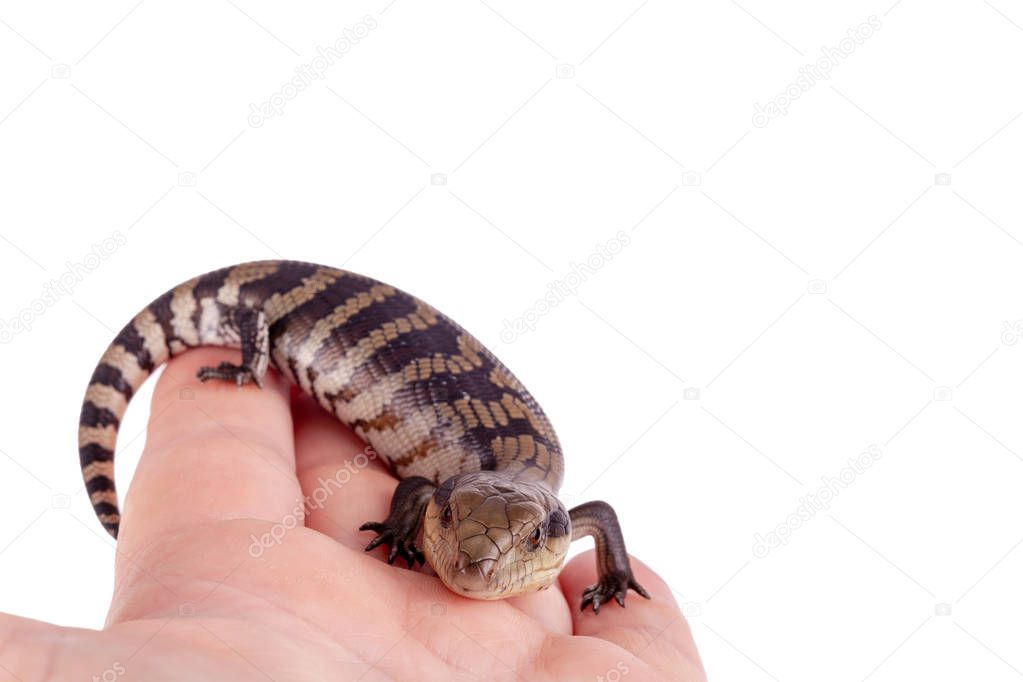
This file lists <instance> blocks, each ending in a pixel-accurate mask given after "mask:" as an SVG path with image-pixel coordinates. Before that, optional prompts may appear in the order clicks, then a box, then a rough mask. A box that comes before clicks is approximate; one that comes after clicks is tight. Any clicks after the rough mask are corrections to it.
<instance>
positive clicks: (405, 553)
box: [359, 476, 437, 568]
mask: <svg viewBox="0 0 1023 682" xmlns="http://www.w3.org/2000/svg"><path fill="white" fill-rule="evenodd" d="M436 489H437V486H435V485H434V484H433V481H430V480H429V479H426V478H423V477H422V476H410V477H409V478H405V479H402V481H401V483H399V484H398V487H397V488H396V489H395V491H394V496H393V497H392V498H391V511H390V513H389V514H388V515H387V518H386V519H384V520H383V521H368V522H366V523H364V524H362V525H361V526H359V530H370V531H374V532H375V533H376V534H377V536H376V537H375V538H373V539H372V540H371V541H370V543H369V544H368V545H366V551H367V552H368V551H370V550H372V549H374V548H376V547H378V546H379V545H381V544H383V543H387V544H388V545H390V546H391V551H390V552H389V553H388V555H387V563H389V564H393V563H394V560H395V559H396V558H397V557H398V555H399V554H400V555H401V556H402V557H404V559H405V563H407V564H408V567H409V568H412V567H413V566H415V565H416V561H418V562H419V563H421V564H425V563H426V557H424V556H423V552H422V550H420V549H419V548H418V547H417V546H416V535H418V534H419V528H420V527H421V526H422V525H423V514H424V513H425V512H426V505H427V503H428V502H429V501H430V496H432V495H433V491H434V490H436Z"/></svg>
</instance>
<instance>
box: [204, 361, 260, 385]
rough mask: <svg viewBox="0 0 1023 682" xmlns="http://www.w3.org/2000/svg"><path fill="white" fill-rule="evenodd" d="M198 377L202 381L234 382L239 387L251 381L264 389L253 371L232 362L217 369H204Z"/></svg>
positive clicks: (222, 364)
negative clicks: (220, 380) (221, 380)
mask: <svg viewBox="0 0 1023 682" xmlns="http://www.w3.org/2000/svg"><path fill="white" fill-rule="evenodd" d="M196 376H197V377H199V380H200V381H209V380H210V379H224V380H226V381H233V382H234V383H236V384H238V385H239V386H244V385H245V384H247V383H249V382H250V381H251V382H253V383H254V384H256V386H259V387H260V388H262V387H263V384H262V382H261V381H260V380H259V379H258V378H257V377H256V373H255V372H253V371H252V369H250V368H249V367H244V366H242V365H234V364H231V363H230V362H222V363H220V364H219V365H217V366H216V367H203V368H202V369H200V370H199V371H198V372H197V373H196Z"/></svg>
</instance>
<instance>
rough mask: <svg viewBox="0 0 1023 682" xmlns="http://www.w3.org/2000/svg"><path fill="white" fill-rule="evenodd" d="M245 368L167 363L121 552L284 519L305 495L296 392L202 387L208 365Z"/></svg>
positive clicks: (207, 352)
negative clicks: (299, 475) (235, 524)
mask: <svg viewBox="0 0 1023 682" xmlns="http://www.w3.org/2000/svg"><path fill="white" fill-rule="evenodd" d="M225 360H226V361H228V362H237V361H238V353H237V351H229V350H225V349H212V348H203V349H196V350H192V351H189V352H187V353H185V354H183V355H181V356H179V357H177V358H175V359H173V360H171V361H170V363H169V364H168V365H167V368H166V370H165V372H164V374H163V375H162V376H161V377H160V380H159V381H158V382H157V385H156V388H155V390H154V393H153V405H152V411H151V414H150V419H149V428H148V432H147V437H146V447H145V451H144V452H143V455H142V458H141V460H140V461H139V465H138V469H137V471H136V473H135V479H134V480H133V481H132V485H131V488H130V489H129V491H128V496H127V499H126V501H125V509H124V512H125V513H124V522H123V524H122V526H121V533H120V537H119V550H120V552H121V553H127V554H131V553H132V552H133V550H134V549H136V548H138V547H140V546H142V545H143V544H146V543H149V542H152V540H153V539H154V538H159V537H164V536H166V535H167V534H170V533H176V532H180V531H183V530H187V529H188V528H190V527H193V526H195V525H197V524H203V523H208V522H211V521H218V520H227V519H237V518H256V519H263V520H273V521H276V520H278V519H280V518H281V516H282V515H284V514H286V513H287V511H288V510H289V509H292V508H293V507H294V504H295V500H297V499H298V498H299V497H300V494H299V487H298V482H297V479H296V478H295V475H294V470H295V469H294V466H295V465H294V444H293V441H292V424H291V415H290V411H289V404H288V387H287V385H286V383H285V382H284V380H282V379H281V378H280V377H279V376H278V375H277V374H276V373H274V372H273V371H270V372H268V373H267V376H266V377H265V378H264V381H263V388H262V389H260V388H258V387H256V386H254V385H251V384H249V385H246V386H244V387H241V388H239V387H238V386H236V385H235V384H233V383H230V382H226V381H217V380H211V381H207V382H200V381H199V380H198V379H197V378H196V372H198V370H199V368H200V367H206V366H216V365H218V364H219V363H220V362H222V361H225Z"/></svg>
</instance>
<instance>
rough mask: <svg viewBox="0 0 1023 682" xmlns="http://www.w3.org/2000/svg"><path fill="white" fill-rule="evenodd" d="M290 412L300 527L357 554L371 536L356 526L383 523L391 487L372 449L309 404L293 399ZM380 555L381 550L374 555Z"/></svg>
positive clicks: (392, 479) (384, 467)
mask: <svg viewBox="0 0 1023 682" xmlns="http://www.w3.org/2000/svg"><path fill="white" fill-rule="evenodd" d="M292 411H293V415H294V420H295V450H296V456H295V457H296V461H295V468H296V472H297V475H298V480H299V483H300V485H301V486H302V494H303V496H304V498H305V504H306V513H307V515H306V518H305V525H306V527H308V528H312V529H314V530H317V531H319V532H321V533H324V534H326V535H329V536H330V537H332V538H334V539H335V540H337V541H338V542H340V543H341V544H343V545H345V546H347V547H350V548H352V549H358V550H359V551H360V552H361V551H362V549H363V548H364V547H365V546H366V544H367V543H368V542H369V541H370V540H372V539H373V534H372V533H368V532H362V531H359V526H361V525H362V524H363V523H365V522H366V521H380V520H382V519H384V518H386V517H387V512H388V507H389V504H390V499H391V495H392V494H393V493H394V488H395V486H396V485H397V481H396V479H395V477H394V476H393V475H392V474H391V473H390V471H389V470H388V469H387V465H386V463H384V462H383V461H382V459H381V458H380V456H379V455H378V454H377V453H376V452H375V451H373V450H372V448H369V447H367V445H366V443H365V442H364V441H363V440H362V439H361V438H359V437H358V436H356V435H355V433H353V432H352V431H351V429H349V428H347V427H345V426H344V425H343V424H341V422H339V421H338V420H337V418H335V417H334V416H333V415H332V414H329V413H328V412H327V411H326V410H324V409H323V408H322V407H320V405H319V404H317V403H316V402H315V401H313V400H312V398H309V397H308V396H306V395H304V394H299V395H296V396H295V398H294V400H293V402H292ZM386 554H387V552H386V548H385V547H381V548H379V549H377V550H374V556H379V557H381V558H384V557H386Z"/></svg>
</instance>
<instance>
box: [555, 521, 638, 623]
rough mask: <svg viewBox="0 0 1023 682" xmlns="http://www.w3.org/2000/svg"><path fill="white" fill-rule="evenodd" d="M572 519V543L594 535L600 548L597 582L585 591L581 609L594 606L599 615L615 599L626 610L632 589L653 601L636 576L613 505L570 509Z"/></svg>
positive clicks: (597, 547) (598, 552) (598, 550)
mask: <svg viewBox="0 0 1023 682" xmlns="http://www.w3.org/2000/svg"><path fill="white" fill-rule="evenodd" d="M568 517H569V519H571V521H572V540H573V541H575V540H578V539H579V538H582V537H585V536H587V535H592V536H593V540H594V542H595V543H596V549H597V583H596V584H595V585H590V586H589V587H587V588H586V589H585V590H584V591H583V600H582V604H581V610H583V611H585V610H586V607H587V606H589V605H590V604H593V612H594V613H599V612H600V605H601V604H604V603H607V602H609V601H611V600H612V599H614V600H615V601H617V602H618V604H619V605H620V606H622V607H624V606H625V593H626V592H628V591H629V588H632V589H633V590H635V591H636V593H637V594H639V595H641V596H643V597H646V598H647V599H649V598H650V595H649V594H648V593H647V591H646V590H644V589H643V587H642V586H641V585H640V584H639V583H638V582H636V578H635V577H634V576H633V575H632V567H631V566H630V565H629V554H628V552H626V551H625V538H623V537H622V529H621V527H620V526H619V525H618V516H617V515H616V514H615V510H614V509H612V508H611V505H609V504H608V503H607V502H587V503H585V504H581V505H579V506H578V507H575V508H574V509H571V510H569V512H568Z"/></svg>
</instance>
